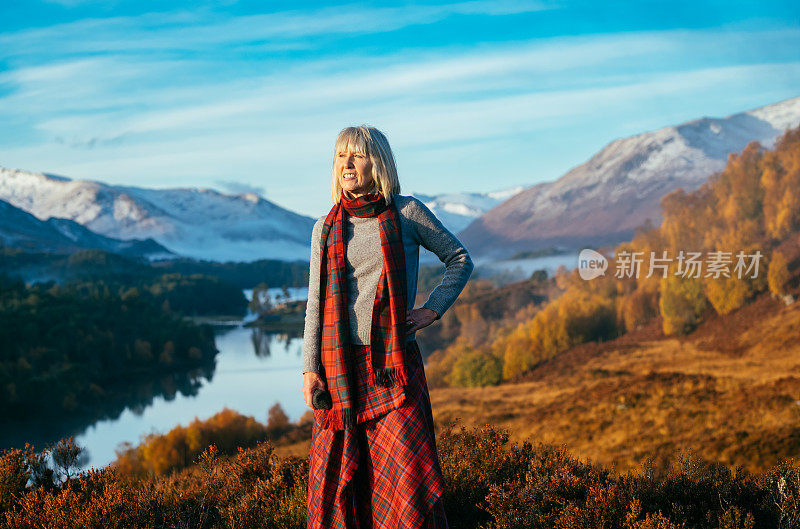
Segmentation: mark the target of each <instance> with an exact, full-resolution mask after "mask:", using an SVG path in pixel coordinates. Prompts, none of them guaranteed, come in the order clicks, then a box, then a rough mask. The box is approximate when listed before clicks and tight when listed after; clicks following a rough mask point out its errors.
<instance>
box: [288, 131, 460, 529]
mask: <svg viewBox="0 0 800 529" xmlns="http://www.w3.org/2000/svg"><path fill="white" fill-rule="evenodd" d="M332 176H333V178H332V181H331V198H332V199H333V202H334V204H333V207H332V208H331V210H330V212H329V213H328V214H327V215H325V216H322V217H320V218H319V219H318V220H317V222H316V224H315V225H314V229H313V232H312V237H311V272H310V277H309V288H308V308H307V310H306V320H305V336H304V342H303V377H304V381H303V396H304V398H305V401H306V404H307V405H308V406H309V407H312V408H313V406H312V396H313V393H314V391H315V390H316V389H317V388H319V389H327V390H328V391H329V392H330V395H331V400H332V402H333V407H332V408H331V409H330V410H315V411H314V427H313V433H312V439H311V461H310V472H309V485H308V527H309V528H328V527H342V528H350V527H359V528H362V527H375V528H384V527H385V528H392V529H396V528H401V527H402V528H406V529H413V528H418V527H430V528H437V529H438V528H443V527H447V519H446V517H445V514H444V508H443V507H442V500H441V496H442V493H443V491H444V479H443V477H442V471H441V468H440V465H439V458H438V455H437V452H436V444H435V437H434V425H433V416H432V414H431V405H430V399H429V396H428V387H427V382H426V380H425V372H424V369H423V364H422V356H421V353H420V350H419V346H418V345H417V342H416V334H415V333H416V331H418V330H419V329H422V328H424V327H427V326H428V325H430V324H431V323H432V322H434V321H435V320H438V319H439V318H441V316H442V314H444V312H445V311H446V310H447V309H448V308H449V307H450V306H451V305H452V304H453V302H454V301H455V299H456V298H457V297H458V295H459V294H460V293H461V290H462V289H463V288H464V285H465V284H466V282H467V280H468V279H469V276H470V274H471V273H472V269H473V264H472V260H471V259H470V256H469V254H468V253H467V251H466V249H465V248H464V246H463V245H462V244H461V243H460V242H459V241H458V239H456V237H455V236H454V235H453V234H452V233H450V232H449V231H448V230H447V229H446V228H445V227H444V226H443V225H442V223H441V222H440V221H439V220H438V219H437V218H436V217H435V216H434V215H433V214H432V213H431V212H430V210H429V209H428V208H427V207H426V206H425V205H424V204H423V203H422V202H420V201H419V200H417V199H416V198H413V197H411V196H404V195H401V194H400V183H399V182H398V179H397V169H396V167H395V162H394V156H393V154H392V151H391V148H390V147H389V142H388V141H387V140H386V137H385V136H384V135H383V134H382V133H381V132H380V131H379V130H377V129H375V128H373V127H367V126H360V127H348V128H346V129H344V130H342V131H341V132H340V133H339V137H338V138H337V140H336V145H335V149H334V160H333V175H332ZM420 245H421V246H424V247H425V248H427V249H429V250H431V251H433V252H434V253H435V254H436V255H437V256H438V257H439V259H441V260H442V262H443V263H445V265H446V267H447V268H446V271H445V274H444V278H443V279H442V282H441V283H440V284H439V285H438V286H437V287H436V288H435V289H434V290H433V292H431V294H430V296H429V297H428V300H427V301H426V302H425V303H424V304H423V306H422V307H420V308H418V309H414V308H413V307H414V300H415V298H416V292H417V269H418V264H419V246H420Z"/></svg>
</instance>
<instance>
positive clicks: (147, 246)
mask: <svg viewBox="0 0 800 529" xmlns="http://www.w3.org/2000/svg"><path fill="white" fill-rule="evenodd" d="M0 244H2V245H3V246H8V247H12V248H20V249H23V250H28V251H37V252H48V253H71V252H74V251H76V250H87V249H93V250H105V251H108V252H114V253H118V254H122V255H128V256H135V257H139V256H141V257H146V258H149V259H165V258H169V257H175V255H174V254H172V253H171V252H170V251H169V250H167V249H166V248H164V247H163V246H161V245H160V244H158V243H157V242H155V241H154V240H153V239H147V240H139V239H134V240H130V241H120V240H117V239H112V238H109V237H104V236H102V235H98V234H96V233H94V232H93V231H91V230H89V229H87V228H85V227H84V226H81V225H80V224H78V223H77V222H75V221H72V220H69V219H58V218H54V217H51V218H49V219H47V220H39V219H37V218H36V217H34V216H33V215H31V214H30V213H28V212H27V211H23V210H21V209H19V208H16V207H14V206H12V205H11V204H9V203H8V202H6V201H5V200H0Z"/></svg>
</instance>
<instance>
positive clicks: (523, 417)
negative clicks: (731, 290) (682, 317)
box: [431, 294, 800, 472]
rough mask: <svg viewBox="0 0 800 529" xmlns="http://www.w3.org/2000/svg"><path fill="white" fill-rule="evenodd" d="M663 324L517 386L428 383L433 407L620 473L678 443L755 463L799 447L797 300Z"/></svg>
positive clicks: (764, 464)
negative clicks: (562, 448)
mask: <svg viewBox="0 0 800 529" xmlns="http://www.w3.org/2000/svg"><path fill="white" fill-rule="evenodd" d="M660 329H661V322H660V321H658V320H657V321H654V322H652V323H651V324H650V325H648V326H646V327H643V328H640V329H638V330H636V331H634V332H631V333H628V334H626V335H624V336H622V337H620V338H618V339H615V340H611V341H608V342H605V343H602V344H597V343H589V344H583V345H580V346H578V347H574V348H572V349H571V350H569V351H567V352H566V353H564V354H561V355H559V356H557V357H556V358H553V359H550V360H548V361H545V362H542V363H541V364H539V365H537V366H536V367H535V368H534V369H533V370H532V371H531V372H529V373H528V374H526V375H525V376H524V377H523V379H520V380H517V381H516V382H515V383H509V384H503V385H500V386H495V387H484V388H441V389H433V390H431V399H432V405H433V411H434V416H435V418H436V420H437V423H439V424H444V423H447V422H449V421H451V420H453V419H455V418H457V417H460V418H461V419H462V420H463V421H464V422H465V423H466V424H473V425H480V424H485V423H490V424H494V425H497V426H500V427H503V428H507V429H508V430H509V431H510V432H511V435H512V438H513V439H515V440H520V441H521V440H525V439H531V440H538V441H543V442H548V443H555V444H561V443H564V444H566V445H567V447H568V448H569V450H570V452H571V453H573V454H574V455H575V456H577V457H579V458H588V459H591V460H593V461H595V462H598V463H600V464H603V465H609V466H613V467H615V468H616V469H617V470H618V471H622V470H628V469H633V468H637V467H639V466H640V465H641V463H642V462H643V461H644V460H645V459H646V457H647V456H654V457H656V458H660V459H662V460H663V459H665V458H670V457H674V456H675V453H676V451H679V450H692V451H694V452H695V453H696V454H698V455H700V456H701V457H704V458H706V459H709V460H715V461H720V462H722V463H724V464H726V465H728V466H730V467H731V468H733V467H735V466H736V465H742V466H744V467H745V468H747V469H748V470H750V471H752V472H760V471H764V470H766V469H767V468H769V467H771V466H772V465H774V464H775V463H777V462H778V460H779V459H781V458H783V457H797V455H798V454H800V303H794V304H793V305H790V306H785V305H783V304H782V303H781V302H780V301H777V300H774V299H772V298H771V297H770V295H769V294H764V295H762V296H760V297H759V298H758V299H757V300H756V301H755V302H754V303H752V304H749V305H747V306H745V307H742V308H741V309H740V310H738V311H734V312H733V313H730V314H728V315H725V316H716V317H712V318H710V319H709V320H708V321H706V322H704V323H703V324H702V325H701V326H700V327H699V328H698V329H697V330H696V331H695V332H693V333H692V334H690V335H689V336H685V337H679V338H676V337H665V336H664V335H663V333H662V332H661V330H660Z"/></svg>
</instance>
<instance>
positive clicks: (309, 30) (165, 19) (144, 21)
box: [0, 0, 556, 58]
mask: <svg viewBox="0 0 800 529" xmlns="http://www.w3.org/2000/svg"><path fill="white" fill-rule="evenodd" d="M67 1H69V0H67ZM555 5H556V4H555V3H554V2H551V3H550V4H547V3H545V2H543V1H536V0H476V1H468V2H456V3H445V4H440V5H425V4H417V5H414V4H412V5H405V6H401V7H375V6H372V7H369V6H365V5H363V4H356V3H354V4H348V5H342V6H336V7H324V8H319V9H308V10H302V11H301V10H294V11H279V12H274V13H267V14H256V15H244V16H226V15H220V14H219V13H214V12H209V11H205V10H202V11H174V12H166V13H147V14H144V15H138V16H131V17H110V18H102V19H88V20H81V21H77V22H71V23H67V24H59V25H55V26H51V27H46V28H37V29H32V30H23V31H18V32H14V33H7V34H5V35H0V49H4V52H2V53H3V55H5V56H6V57H10V58H16V57H23V56H29V55H35V54H38V53H42V52H47V53H51V54H52V53H61V54H75V53H97V52H130V51H134V52H137V53H138V52H142V51H147V50H149V51H166V50H184V51H185V50H195V51H197V50H204V49H209V48H216V47H219V46H220V45H226V44H227V45H230V44H235V43H250V42H258V41H263V40H265V39H276V40H293V39H307V38H309V37H315V36H325V35H342V34H344V35H363V34H373V33H382V32H387V31H395V30H398V29H401V28H404V27H408V26H413V25H423V24H424V25H427V24H434V23H436V22H439V21H441V20H443V19H445V18H447V17H450V16H454V15H489V16H491V15H512V14H518V13H526V12H535V11H542V10H546V9H551V8H552V7H553V6H555ZM52 42H60V43H61V45H60V46H59V47H58V48H57V49H53V48H52V45H51V43H52Z"/></svg>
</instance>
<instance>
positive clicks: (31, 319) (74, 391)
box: [0, 276, 241, 421]
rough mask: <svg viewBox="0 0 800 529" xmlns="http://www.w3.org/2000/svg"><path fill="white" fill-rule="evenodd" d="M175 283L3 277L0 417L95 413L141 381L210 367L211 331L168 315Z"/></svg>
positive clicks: (213, 352)
mask: <svg viewBox="0 0 800 529" xmlns="http://www.w3.org/2000/svg"><path fill="white" fill-rule="evenodd" d="M175 281H176V278H167V279H165V280H163V281H160V282H158V283H156V284H154V285H151V286H152V287H153V288H154V289H155V288H156V287H158V289H159V290H155V291H150V290H148V289H140V288H139V287H135V286H134V287H119V288H118V289H114V288H113V287H111V286H109V285H107V284H104V283H102V282H99V283H93V282H89V281H82V282H73V283H68V284H67V285H57V284H53V283H46V284H35V285H31V286H28V285H25V283H23V282H21V281H18V280H13V279H9V278H6V277H2V276H0V418H2V419H3V420H4V421H11V420H23V419H25V420H30V419H32V418H35V419H37V420H39V421H46V420H47V419H48V418H50V419H52V418H60V417H65V416H66V417H87V416H88V417H95V416H97V415H98V414H99V415H103V414H104V413H105V411H104V409H105V406H107V405H109V404H111V403H118V402H117V401H120V400H124V399H123V398H122V397H123V396H125V395H127V394H128V393H129V392H130V393H136V391H135V388H134V387H133V386H132V384H133V383H134V382H136V381H141V380H152V379H154V378H158V377H162V376H163V375H167V374H173V373H186V372H187V371H190V370H193V369H200V368H204V369H206V370H208V369H210V368H211V366H213V359H214V356H215V355H216V353H217V350H216V347H215V345H214V336H213V333H212V331H211V329H210V328H209V327H208V326H198V325H195V324H194V323H192V322H191V321H189V320H187V319H186V318H185V317H184V315H183V314H182V313H180V312H175V311H173V310H172V309H170V300H176V301H179V300H182V299H185V298H184V295H183V294H181V295H180V296H178V297H177V298H172V297H170V294H169V293H168V292H169V290H170V288H171V285H173V283H174V282H175ZM189 281H190V282H191V281H193V280H191V279H189ZM190 291H191V289H190ZM234 292H235V293H236V294H238V295H239V296H241V292H240V291H238V290H235V291H234ZM173 302H174V301H173ZM174 304H175V305H180V303H177V302H174ZM106 411H107V410H106Z"/></svg>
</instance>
